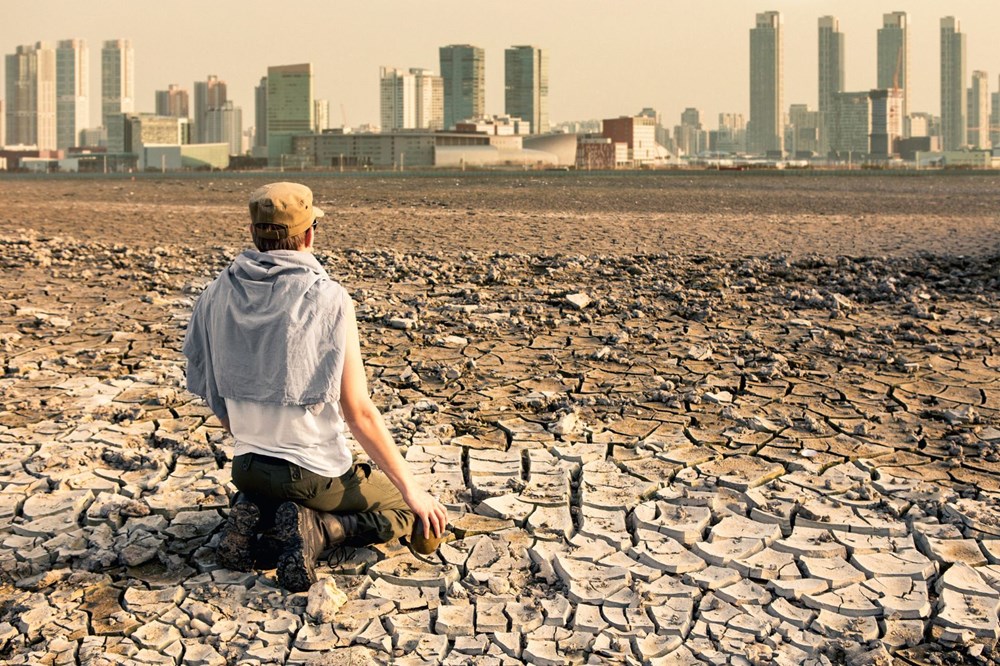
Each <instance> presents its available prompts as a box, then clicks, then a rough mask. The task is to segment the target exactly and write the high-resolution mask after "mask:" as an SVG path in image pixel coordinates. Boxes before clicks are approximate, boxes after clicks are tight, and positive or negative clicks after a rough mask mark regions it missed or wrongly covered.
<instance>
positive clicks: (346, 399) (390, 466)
mask: <svg viewBox="0 0 1000 666" xmlns="http://www.w3.org/2000/svg"><path fill="white" fill-rule="evenodd" d="M352 314H353V311H352ZM340 407H341V410H342V412H343V415H344V420H345V421H347V424H348V425H349V426H350V428H351V432H352V433H353V434H354V437H355V438H356V439H357V440H358V443H359V444H361V448H363V449H364V450H365V453H367V454H368V455H369V456H371V459H372V460H373V461H374V462H375V464H377V465H378V466H379V467H380V468H381V469H382V471H383V472H385V474H386V476H388V477H389V480H390V481H392V483H393V485H395V486H396V488H398V489H399V492H400V493H401V494H402V496H403V500H404V501H405V502H406V504H407V505H408V506H409V507H410V509H412V510H413V513H414V514H416V516H417V517H419V518H420V520H422V521H423V524H424V536H426V537H430V536H431V534H432V533H433V534H434V536H440V535H441V534H442V533H443V532H444V529H445V526H446V525H447V523H448V513H447V510H446V509H445V508H444V505H442V504H441V503H440V502H439V501H438V500H437V499H435V498H434V497H433V496H432V495H431V494H430V493H428V492H427V491H426V490H424V489H423V488H422V487H420V485H419V484H418V483H417V481H416V479H415V478H414V476H413V472H412V471H411V470H410V467H409V465H407V463H406V460H404V459H403V456H402V455H401V454H400V453H399V449H398V448H397V447H396V443H395V442H394V441H393V439H392V435H391V434H390V433H389V429H388V428H386V426H385V421H384V420H383V419H382V414H380V413H379V411H378V408H377V407H376V406H375V403H373V402H372V399H371V397H370V396H369V395H368V379H367V377H366V376H365V367H364V362H363V361H362V358H361V343H360V340H359V337H358V323H357V320H356V319H355V318H354V317H353V316H351V317H350V321H349V322H348V324H347V343H346V350H345V358H344V377H343V380H342V382H341V389H340Z"/></svg>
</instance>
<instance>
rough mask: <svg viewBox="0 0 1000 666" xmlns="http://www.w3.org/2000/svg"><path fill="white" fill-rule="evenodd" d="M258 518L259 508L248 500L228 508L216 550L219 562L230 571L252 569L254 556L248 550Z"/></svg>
mask: <svg viewBox="0 0 1000 666" xmlns="http://www.w3.org/2000/svg"><path fill="white" fill-rule="evenodd" d="M259 520H260V509H258V508H257V506H256V505H255V504H252V503H250V502H241V503H239V504H237V505H236V506H234V507H233V508H232V509H230V510H229V517H228V518H227V519H226V526H225V527H224V528H223V531H222V537H221V538H220V539H219V545H218V548H217V550H216V559H217V560H218V562H219V564H221V565H222V566H224V567H225V568H227V569H229V570H230V571H244V572H246V571H253V565H254V557H253V555H252V554H251V552H250V550H251V545H252V543H253V538H254V536H255V534H254V530H255V529H256V528H257V522H258V521H259Z"/></svg>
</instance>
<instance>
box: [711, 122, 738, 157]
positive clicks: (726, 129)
mask: <svg viewBox="0 0 1000 666" xmlns="http://www.w3.org/2000/svg"><path fill="white" fill-rule="evenodd" d="M709 141H710V143H711V137H710V138H709ZM710 148H711V150H714V151H715V152H718V153H743V152H746V149H747V122H746V119H745V118H744V117H743V114H742V113H720V114H719V129H718V130H716V134H715V145H712V146H710Z"/></svg>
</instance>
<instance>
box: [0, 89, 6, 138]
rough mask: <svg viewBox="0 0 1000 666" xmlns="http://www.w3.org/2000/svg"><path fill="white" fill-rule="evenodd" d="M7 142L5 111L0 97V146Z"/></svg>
mask: <svg viewBox="0 0 1000 666" xmlns="http://www.w3.org/2000/svg"><path fill="white" fill-rule="evenodd" d="M6 142H7V111H6V110H5V109H4V101H3V100H2V99H0V148H2V147H3V145H4V144H5V143H6Z"/></svg>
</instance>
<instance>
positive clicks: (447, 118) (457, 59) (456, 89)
mask: <svg viewBox="0 0 1000 666" xmlns="http://www.w3.org/2000/svg"><path fill="white" fill-rule="evenodd" d="M438 54H439V57H440V61H441V78H442V79H443V80H444V129H451V128H453V127H454V126H455V125H456V124H457V123H460V122H462V121H463V120H469V119H471V118H482V117H483V116H484V115H485V114H486V51H484V50H483V49H482V48H480V47H478V46H470V45H469V44H452V45H450V46H442V47H441V48H440V49H438ZM526 120H527V119H526Z"/></svg>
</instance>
